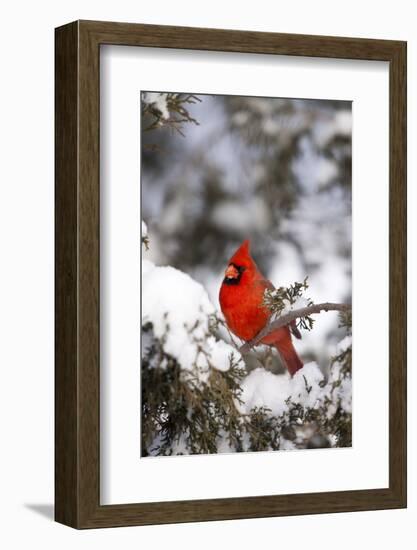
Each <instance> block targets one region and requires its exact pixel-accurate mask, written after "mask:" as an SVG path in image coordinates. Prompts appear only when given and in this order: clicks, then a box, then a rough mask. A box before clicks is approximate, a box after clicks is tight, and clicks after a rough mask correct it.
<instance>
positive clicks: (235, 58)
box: [55, 21, 406, 528]
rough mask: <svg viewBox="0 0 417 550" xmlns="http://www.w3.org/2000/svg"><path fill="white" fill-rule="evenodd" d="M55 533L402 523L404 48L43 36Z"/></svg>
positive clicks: (266, 36)
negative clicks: (48, 63)
mask: <svg viewBox="0 0 417 550" xmlns="http://www.w3.org/2000/svg"><path fill="white" fill-rule="evenodd" d="M55 108H56V338H55V344H56V370H55V377H56V378H55V379H56V388H55V396H56V401H55V403H56V410H55V412H56V415H55V425H56V431H55V435H56V442H55V449H56V461H55V464H56V471H55V476H56V500H55V517H56V520H57V521H59V522H61V523H64V524H66V525H69V526H72V527H75V528H99V527H115V526H125V525H126V526H127V525H145V524H157V523H176V522H191V521H207V520H221V519H237V518H241V519H242V518H255V517H270V516H284V515H296V514H312V513H328V512H343V511H360V510H379V509H387V508H403V507H405V506H406V43H405V42H399V41H385V40H370V39H357V38H336V37H326V36H307V35H291V34H275V33H258V32H250V31H229V30H218V29H198V28H185V27H165V26H154V25H141V24H124V23H110V22H93V21H76V22H73V23H70V24H68V25H65V26H63V27H59V28H57V29H56V103H55Z"/></svg>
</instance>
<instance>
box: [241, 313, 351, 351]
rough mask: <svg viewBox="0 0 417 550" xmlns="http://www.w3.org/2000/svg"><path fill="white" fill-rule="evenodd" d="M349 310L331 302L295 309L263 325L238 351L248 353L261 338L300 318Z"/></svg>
mask: <svg viewBox="0 0 417 550" xmlns="http://www.w3.org/2000/svg"><path fill="white" fill-rule="evenodd" d="M350 309H351V305H350V304H334V303H331V302H324V303H322V304H313V305H311V306H307V307H302V308H300V309H295V310H293V311H290V312H289V313H286V314H285V315H282V316H281V317H279V318H278V319H275V320H274V321H272V322H270V323H268V324H267V325H265V326H264V328H263V329H262V330H261V331H260V332H258V334H257V335H256V336H255V338H253V339H252V340H250V341H249V342H246V343H245V344H243V346H241V347H240V348H239V351H240V353H242V354H243V353H248V352H249V351H250V350H251V348H253V347H254V346H256V344H258V343H259V342H260V341H261V340H262V338H264V337H265V336H267V335H268V334H270V333H271V332H272V331H274V330H276V329H278V328H281V327H284V326H285V325H288V324H289V323H291V321H294V320H295V319H299V318H300V317H306V316H307V315H313V314H315V313H320V312H321V311H349V310H350Z"/></svg>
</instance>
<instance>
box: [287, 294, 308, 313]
mask: <svg viewBox="0 0 417 550" xmlns="http://www.w3.org/2000/svg"><path fill="white" fill-rule="evenodd" d="M284 302H287V304H286V306H285V307H284V309H283V310H282V311H281V314H280V317H282V316H283V315H286V314H287V313H290V311H295V310H296V309H302V308H304V307H308V306H309V305H310V304H309V301H308V300H307V298H304V297H303V296H298V297H297V298H296V299H295V301H294V303H293V304H291V303H290V302H289V301H288V300H284Z"/></svg>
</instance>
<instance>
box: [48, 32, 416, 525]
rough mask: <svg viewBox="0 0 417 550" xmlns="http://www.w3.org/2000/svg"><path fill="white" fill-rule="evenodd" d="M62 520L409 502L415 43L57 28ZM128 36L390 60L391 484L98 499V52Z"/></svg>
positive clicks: (131, 41) (194, 516)
mask: <svg viewBox="0 0 417 550" xmlns="http://www.w3.org/2000/svg"><path fill="white" fill-rule="evenodd" d="M55 40H56V66H55V71H56V72H55V75H56V103H55V109H56V142H55V143H56V165H55V169H56V333H55V346H56V352H55V353H56V367H55V369H56V370H55V391H56V394H55V395H56V398H55V399H56V400H55V438H56V442H55V449H56V451H55V464H56V466H55V468H56V470H55V485H56V489H55V490H56V496H55V518H56V521H58V522H61V523H63V524H66V525H69V526H72V527H75V528H98V527H116V526H127V525H145V524H158V523H176V522H191V521H208V520H223V519H237V518H240V519H242V518H257V517H258V518H259V517H269V516H288V515H295V514H316V513H330V512H347V511H359V510H380V509H387V508H403V507H405V506H406V43H405V42H400V41H386V40H368V39H357V38H335V37H329V36H306V35H294V34H275V33H259V32H248V31H229V30H215V29H198V28H185V27H181V28H180V27H169V26H155V25H140V24H130V23H129V24H124V23H110V22H93V21H76V22H73V23H70V24H68V25H65V26H62V27H59V28H57V29H56V35H55ZM104 44H118V45H128V46H136V47H141V46H146V47H158V48H181V49H190V50H211V51H224V52H243V53H264V54H271V55H290V56H306V57H323V58H340V59H342V58H343V59H359V60H375V61H386V62H389V82H390V98H389V108H390V115H389V116H390V119H389V121H390V122H389V126H390V129H389V143H390V146H389V155H390V157H389V163H390V165H389V178H390V181H389V204H390V213H389V232H390V234H389V317H390V326H389V487H388V488H385V489H369V490H352V491H338V492H324V493H310V494H293V495H268V496H256V497H246V498H223V499H210V500H197V501H196V500H192V501H177V502H159V503H155V502H153V503H141V504H135V503H133V504H122V505H100V498H99V487H100V483H99V479H100V468H99V445H100V399H99V396H100V393H99V388H100V371H99V365H100V355H99V349H100V347H99V286H100V279H99V250H100V248H99V238H100V235H99V201H100V193H99V173H100V170H99V97H100V95H99V83H100V79H99V55H100V53H99V52H100V46H101V45H104Z"/></svg>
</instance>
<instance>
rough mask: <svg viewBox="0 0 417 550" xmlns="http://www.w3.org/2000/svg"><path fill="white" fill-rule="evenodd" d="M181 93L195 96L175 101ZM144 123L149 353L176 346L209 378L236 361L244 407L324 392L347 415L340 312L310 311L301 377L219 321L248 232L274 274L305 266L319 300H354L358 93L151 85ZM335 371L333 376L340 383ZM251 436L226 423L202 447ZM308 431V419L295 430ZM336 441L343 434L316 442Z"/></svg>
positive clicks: (264, 267)
mask: <svg viewBox="0 0 417 550" xmlns="http://www.w3.org/2000/svg"><path fill="white" fill-rule="evenodd" d="M178 98H182V99H187V101H186V102H184V103H181V104H176V103H175V100H176V99H178ZM184 108H185V109H186V110H185V111H183V110H182V109H184ZM178 120H181V121H182V122H178V123H176V122H175V121H178ZM141 122H142V151H141V156H142V158H141V166H142V181H141V196H142V220H143V221H144V223H143V224H142V242H143V241H144V239H145V240H146V243H145V244H146V246H143V248H142V284H143V286H142V327H145V330H143V331H142V356H143V357H142V359H143V360H144V362H143V365H146V368H148V369H149V368H153V369H154V368H155V367H160V368H162V369H167V368H168V369H169V368H170V366H169V365H170V360H171V359H173V360H174V361H175V362H176V363H178V364H179V365H180V366H181V369H182V371H187V372H188V373H189V374H190V376H191V373H193V374H192V376H194V377H195V378H196V379H197V380H198V383H199V384H206V385H210V384H211V383H212V379H211V378H210V376H211V373H212V371H213V369H216V370H218V371H221V372H223V373H224V372H226V371H228V370H229V368H230V366H231V365H233V363H234V361H237V363H238V364H239V365H240V368H241V369H242V372H243V374H242V373H240V374H239V376H237V377H235V378H233V380H234V382H233V383H237V384H239V386H240V393H236V394H233V399H234V403H235V406H236V409H237V412H238V413H239V414H240V415H242V417H246V416H247V415H251V414H252V413H253V411H254V410H255V411H256V410H258V409H261V410H262V412H263V411H264V410H267V411H268V412H267V414H268V415H272V416H274V415H275V418H276V417H280V418H281V420H285V419H284V417H283V415H284V416H285V415H286V414H288V413H289V411H291V407H294V406H295V405H296V404H297V403H301V404H302V406H303V407H306V408H307V409H310V408H311V407H313V408H316V409H318V408H320V407H322V406H323V403H324V402H325V401H326V399H328V401H329V403H330V401H332V402H333V407H334V410H333V411H330V413H329V417H331V416H332V414H333V415H334V414H335V412H336V409H338V410H340V407H341V408H342V410H343V411H344V412H346V413H347V414H350V413H351V409H350V407H351V405H350V400H351V395H350V393H351V380H350V378H349V381H348V384H344V383H339V382H340V380H339V374H340V373H339V370H340V369H339V370H338V366H337V363H336V367H335V371H337V372H336V373H335V372H330V365H331V358H333V357H335V356H336V355H338V354H340V353H343V352H344V351H345V350H346V349H347V348H349V347H350V346H351V341H350V339H348V340H346V338H345V336H346V329H345V328H340V327H339V319H338V315H337V313H322V314H321V315H318V316H316V317H315V319H316V321H315V325H314V329H313V330H312V331H310V332H307V331H304V332H303V339H302V340H301V341H297V342H296V348H297V350H298V352H299V354H300V356H301V358H302V359H303V362H304V363H305V367H304V368H303V369H302V371H300V376H295V377H294V378H293V379H290V378H289V376H288V374H287V373H286V372H284V371H283V369H282V366H281V364H280V361H279V359H278V357H277V356H276V355H275V354H272V353H271V351H270V349H269V348H263V347H259V348H257V350H256V351H255V352H253V353H251V354H249V355H248V356H245V357H244V358H241V356H240V354H239V353H238V352H237V351H236V346H237V345H238V343H237V342H234V341H233V340H231V339H230V335H229V334H228V333H227V331H226V330H224V328H222V326H221V325H219V324H218V323H217V324H216V322H217V321H218V319H219V318H220V319H221V315H219V303H218V293H219V288H220V284H221V282H222V279H223V274H224V270H225V268H226V266H227V262H228V259H229V258H230V256H231V255H232V253H233V252H234V251H235V249H236V248H237V247H238V246H239V245H240V244H241V242H242V241H243V240H244V239H247V238H249V239H250V240H251V251H252V255H253V256H254V258H255V260H256V262H257V263H258V265H259V267H260V269H261V271H262V272H263V273H264V274H265V275H266V276H267V277H268V278H269V279H270V280H271V281H272V282H273V283H274V285H275V286H288V285H290V284H291V283H294V281H303V280H304V278H305V277H306V276H308V281H309V289H308V291H307V297H308V298H310V299H312V300H313V301H314V302H316V303H318V302H325V301H332V302H350V301H351V132H352V116H351V103H350V102H342V101H328V100H326V101H318V100H304V99H277V98H254V97H235V96H210V95H197V96H188V95H186V94H183V95H178V94H167V93H159V92H152V93H149V92H148V93H144V94H142V121H141ZM213 323H214V324H216V327H215V329H216V330H215V331H213ZM158 346H159V347H158ZM157 349H158V350H159V351H155V350H157ZM231 353H233V361H230V357H231ZM342 363H343V361H342ZM143 365H142V368H143V369H144V366H143ZM339 367H340V368H341V369H342V370H343V365H342V366H341V365H339ZM142 376H143V374H142ZM332 380H333V382H334V380H339V382H338V383H337V387H338V390H337V392H334V391H333V390H334V389H335V388H334V387H333V385H332ZM183 381H184V379H183V380H182V382H183ZM142 382H143V388H144V389H143V392H144V391H146V388H147V387H149V386H147V385H146V383H144V381H143V380H142ZM148 382H150V380H148ZM165 382H166V380H165ZM156 383H157V382H156V381H155V379H152V384H154V385H155V384H156ZM158 384H161V387H162V386H163V384H164V381H162V380H160V381H159V382H158ZM199 387H200V386H199ZM230 387H232V386H230ZM309 388H312V389H310V390H309ZM229 389H230V388H229ZM306 389H307V390H309V391H307V392H306ZM194 391H197V387H196V388H194ZM329 392H330V393H331V398H330V399H329V395H330V393H329ZM232 393H233V392H232ZM143 395H144V394H143ZM326 396H327V397H326ZM146 397H147V396H145V399H144V401H145V404H146ZM289 397H290V398H291V404H290V405H289V403H288V398H289ZM167 399H168V398H167V397H166V395H165V397H162V393H161V396H160V404H159V406H158V403H154V410H153V411H154V412H153V413H152V414H151V416H152V422H153V423H154V425H155V426H156V431H157V432H158V430H159V434H157V435H156V437H151V439H152V441H151V442H150V444H149V445H147V449H148V452H149V454H154V453H153V452H150V450H151V449H155V448H157V449H158V448H159V449H160V444H161V437H162V436H163V433H164V430H166V429H167V425H168V424H169V423H170V422H171V420H172V414H171V413H172V411H171V413H170V411H169V410H168V409H169V406H168V404H167ZM342 405H343V406H342ZM188 406H189V403H188V404H187V405H186V407H188ZM191 408H192V407H191ZM150 409H152V407H151V406H150V407H149V410H150ZM149 410H148V411H147V413H149ZM155 411H156V412H155ZM223 413H224V414H225V415H226V416H227V415H229V414H230V411H223ZM149 414H150V413H149ZM326 414H327V413H326ZM245 415H246V416H245ZM144 416H145V417H146V414H145V415H144ZM188 416H190V412H188ZM216 420H218V418H217V417H216ZM304 420H305V419H304ZM304 420H303V419H300V418H299V419H298V424H299V425H300V424H301V425H303V422H304ZM281 427H282V426H281V424H280V428H279V429H280V430H281ZM188 429H189V427H184V434H183V435H182V436H179V437H177V436H178V433H176V434H175V437H174V439H175V441H176V442H175V445H170V447H169V449H170V450H169V453H171V452H173V453H174V454H175V453H178V452H184V453H186V452H202V451H201V449H200V448H199V449H198V450H193V449H190V446H189V445H188V447H187V437H189V433H188V432H187V430H188ZM210 429H212V428H210ZM251 429H252V428H251ZM219 430H220V428H219ZM161 433H162V436H161ZM219 433H220V432H219ZM314 433H315V431H314V429H313V431H312V437H313V436H314ZM148 435H149V434H148ZM171 435H173V434H171ZM218 435H219V434H218ZM248 437H249V436H248V434H246V436H245V435H243V436H242V441H241V448H240V447H239V446H238V447H239V449H236V445H235V446H234V445H233V444H231V443H230V441H228V442H226V440H227V438H223V440H222V438H221V436H220V435H219V437H218V438H217V442H216V444H215V446H214V447H213V448H215V450H210V448H208V449H206V452H222V451H231V450H259V447H256V448H254V449H253V448H252V447H253V445H252V447H251V443H250V441H249V438H248ZM307 439H308V438H307V436H306V433H305V431H304V432H303V434H301V435H300V436H299V443H300V444H301V443H302V444H303V445H304V444H305V445H307V443H308V441H307ZM277 441H278V442H277ZM294 441H295V443H294ZM270 443H271V442H270ZM275 443H276V446H274V444H270V445H269V446H268V445H267V446H266V447H265V449H269V448H280V449H284V448H297V444H296V443H297V436H295V437H294V438H293V439H292V440H291V441H287V440H286V439H285V438H284V437H281V439H279V440H276V442H275ZM328 444H330V445H332V446H333V445H337V444H338V442H337V438H334V439H333V440H332V438H331V437H327V439H326V441H323V439H321V442H319V444H318V445H317V446H328ZM169 453H168V454H169ZM156 454H158V453H156Z"/></svg>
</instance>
